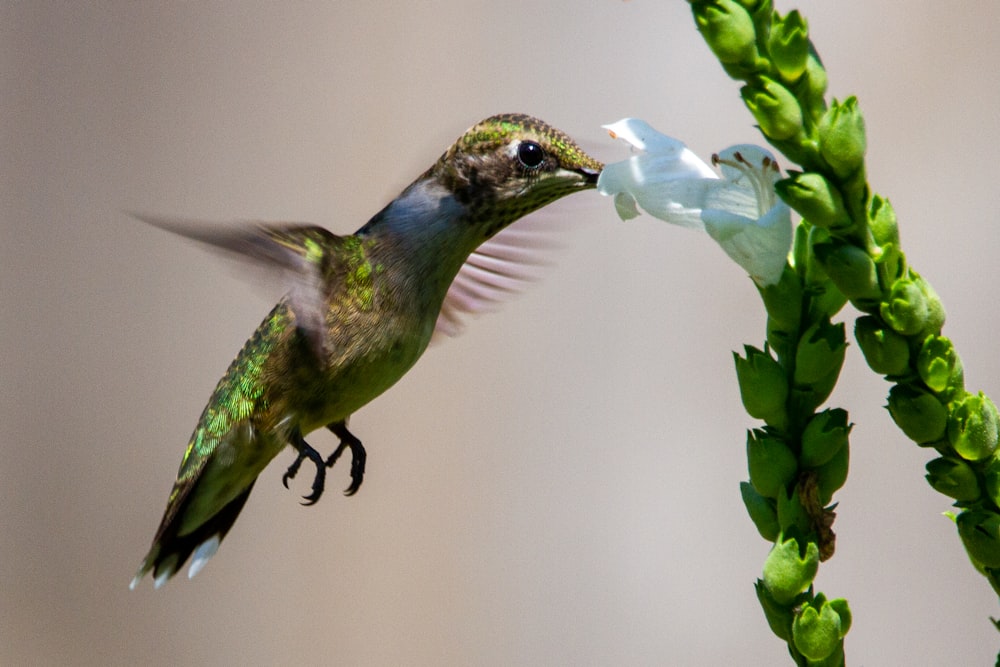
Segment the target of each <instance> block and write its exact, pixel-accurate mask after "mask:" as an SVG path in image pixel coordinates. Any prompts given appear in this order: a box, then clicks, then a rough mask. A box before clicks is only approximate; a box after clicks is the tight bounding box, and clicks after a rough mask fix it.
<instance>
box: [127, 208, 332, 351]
mask: <svg viewBox="0 0 1000 667" xmlns="http://www.w3.org/2000/svg"><path fill="white" fill-rule="evenodd" d="M131 215H132V216H133V217H135V218H137V219H138V220H141V221H142V222H145V223H147V224H149V225H152V226H153V227H157V228H159V229H162V230H165V231H168V232H171V233H174V234H177V235H179V236H183V237H185V238H189V239H192V240H194V241H198V242H200V243H203V244H205V245H206V246H208V247H209V249H211V250H214V251H216V252H219V253H220V254H222V255H224V256H226V257H229V258H231V259H237V260H240V261H241V262H242V263H244V264H247V263H249V264H252V265H253V266H254V267H259V268H263V269H264V270H265V271H266V272H267V273H268V274H269V278H270V279H271V280H270V281H269V282H272V281H273V279H274V277H275V276H274V274H278V275H277V279H278V280H279V281H280V282H281V283H282V284H283V286H284V288H285V289H286V290H287V292H288V296H287V298H288V303H289V306H290V308H291V310H292V312H293V313H294V314H295V323H296V326H297V327H298V329H299V330H300V331H302V333H303V334H304V335H305V336H306V339H307V340H308V341H309V344H310V346H311V347H312V348H313V350H314V352H316V354H317V356H318V357H322V353H323V345H324V340H325V339H324V336H325V318H326V304H325V299H324V296H325V295H324V294H323V272H324V271H325V265H324V262H325V261H329V259H330V257H329V255H328V254H324V253H323V252H322V249H324V248H328V247H330V246H331V245H334V244H336V243H337V242H339V241H340V240H341V237H339V236H337V235H335V234H333V233H332V232H330V231H328V230H326V229H324V228H322V227H319V226H316V225H307V224H293V223H286V224H271V223H268V224H264V223H260V222H243V223H233V224H217V223H211V222H206V221H201V220H192V219H188V218H167V217H162V216H153V215H148V214H140V213H131Z"/></svg>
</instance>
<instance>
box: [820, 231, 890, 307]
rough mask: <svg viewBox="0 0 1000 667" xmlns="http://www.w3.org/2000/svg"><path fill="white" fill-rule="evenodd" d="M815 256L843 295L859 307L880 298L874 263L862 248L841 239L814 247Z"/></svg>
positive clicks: (873, 303) (873, 304)
mask: <svg viewBox="0 0 1000 667" xmlns="http://www.w3.org/2000/svg"><path fill="white" fill-rule="evenodd" d="M813 252H815V253H816V259H818V260H819V262H820V264H822V265H823V269H824V270H825V271H826V274H827V275H828V276H830V280H832V281H833V284H834V285H836V286H837V289H839V290H840V291H841V292H843V294H844V296H846V297H847V298H848V299H850V300H851V301H854V302H860V303H859V306H860V307H866V306H867V308H873V307H875V306H876V305H878V302H879V301H880V300H881V298H882V288H881V287H879V284H878V274H877V273H876V271H875V262H873V261H872V258H871V257H869V256H868V253H866V252H865V251H864V250H862V249H861V248H859V247H857V246H855V245H853V244H850V243H845V242H843V241H829V242H827V243H820V244H818V245H816V246H813Z"/></svg>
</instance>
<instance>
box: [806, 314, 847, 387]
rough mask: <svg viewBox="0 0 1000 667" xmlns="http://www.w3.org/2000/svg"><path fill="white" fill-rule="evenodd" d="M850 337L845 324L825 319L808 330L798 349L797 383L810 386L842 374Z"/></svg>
mask: <svg viewBox="0 0 1000 667" xmlns="http://www.w3.org/2000/svg"><path fill="white" fill-rule="evenodd" d="M846 349H847V338H846V336H845V335H844V324H843V323H842V322H838V323H837V324H831V323H830V321H829V320H828V319H823V320H820V321H819V322H817V323H816V324H813V325H812V326H811V327H809V328H808V329H806V331H805V333H803V334H802V338H801V339H799V346H798V349H796V351H795V375H794V378H795V383H796V384H797V385H811V384H815V383H818V382H820V381H822V380H825V379H826V378H827V377H828V376H829V375H830V373H839V372H840V367H841V366H842V365H843V363H844V352H845V350H846Z"/></svg>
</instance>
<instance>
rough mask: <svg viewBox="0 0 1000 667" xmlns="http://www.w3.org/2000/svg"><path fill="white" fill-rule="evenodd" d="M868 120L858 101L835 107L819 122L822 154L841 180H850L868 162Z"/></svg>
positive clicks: (850, 99) (836, 103) (849, 100)
mask: <svg viewBox="0 0 1000 667" xmlns="http://www.w3.org/2000/svg"><path fill="white" fill-rule="evenodd" d="M866 146H867V141H866V139H865V120H864V118H863V117H862V115H861V111H860V110H859V109H858V100H857V98H856V97H848V98H847V99H846V100H844V101H843V103H840V102H837V101H836V100H834V101H833V104H832V105H831V106H830V108H829V109H827V111H826V113H825V114H823V118H822V119H821V120H820V122H819V152H820V155H822V156H823V159H824V160H826V162H827V164H829V165H830V167H831V168H832V169H833V173H835V174H836V175H837V176H839V177H840V178H846V177H847V176H850V175H851V174H853V173H854V172H856V171H857V170H858V169H860V168H861V166H862V165H863V164H864V161H865V150H866Z"/></svg>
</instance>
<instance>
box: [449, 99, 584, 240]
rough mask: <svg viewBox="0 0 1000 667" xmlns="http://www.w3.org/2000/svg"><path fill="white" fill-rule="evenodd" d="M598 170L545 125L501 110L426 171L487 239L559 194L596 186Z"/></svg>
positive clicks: (576, 149)
mask: <svg viewBox="0 0 1000 667" xmlns="http://www.w3.org/2000/svg"><path fill="white" fill-rule="evenodd" d="M603 168H604V165H603V164H601V163H600V162H598V161H597V160H595V159H594V158H592V157H590V156H589V155H587V154H586V153H584V152H583V150H582V149H581V148H580V147H579V146H577V145H576V143H575V142H574V141H573V140H572V139H570V138H569V137H568V136H566V135H565V134H563V133H562V132H560V131H559V130H557V129H555V128H554V127H552V126H551V125H548V124H547V123H545V122H543V121H540V120H538V119H537V118H532V117H531V116H526V115H524V114H501V115H497V116H491V117H490V118H487V119H486V120H484V121H482V122H480V123H477V124H476V125H474V126H472V127H471V128H469V130H468V131H467V132H466V133H465V134H464V135H462V137H461V138H459V140H458V141H456V142H455V144H454V145H453V146H452V147H451V148H449V149H448V150H447V151H446V152H445V154H444V155H442V156H441V159H439V160H438V161H437V164H435V165H434V167H432V168H431V172H432V174H433V176H434V177H435V178H437V179H438V180H439V182H440V183H442V184H443V185H444V186H445V187H446V188H447V189H448V190H449V191H450V192H452V193H453V195H454V197H455V199H456V200H457V201H458V203H459V204H461V205H463V206H464V207H465V208H466V210H467V212H468V216H467V217H468V219H470V220H472V221H475V222H477V223H482V224H483V225H484V228H483V238H489V237H491V236H493V235H494V234H495V233H497V232H498V231H500V230H501V229H503V228H504V227H506V226H507V225H509V224H510V223H512V222H514V221H515V220H517V219H518V218H520V217H522V216H524V215H527V214H528V213H531V212H532V211H534V210H537V209H539V208H541V207H543V206H545V205H546V204H550V203H552V202H554V201H555V200H557V199H559V198H560V197H563V196H564V195H568V194H570V193H572V192H576V191H578V190H588V189H590V188H594V187H596V185H597V176H598V175H599V174H600V173H601V169H603Z"/></svg>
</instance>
